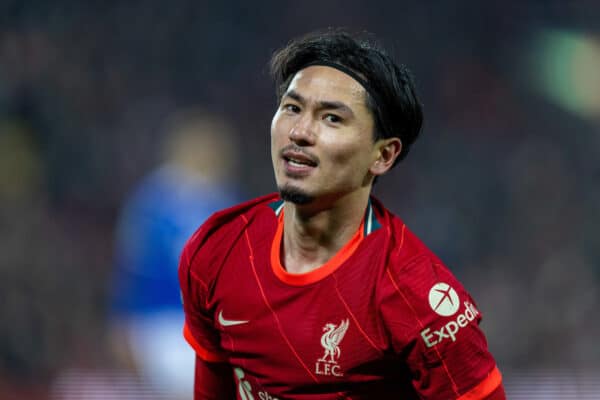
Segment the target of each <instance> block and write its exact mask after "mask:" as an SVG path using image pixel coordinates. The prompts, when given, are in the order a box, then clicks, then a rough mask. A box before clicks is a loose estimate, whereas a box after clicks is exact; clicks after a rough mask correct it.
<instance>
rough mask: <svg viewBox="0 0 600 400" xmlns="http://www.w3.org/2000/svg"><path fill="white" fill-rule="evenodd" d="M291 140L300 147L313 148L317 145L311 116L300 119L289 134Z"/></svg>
mask: <svg viewBox="0 0 600 400" xmlns="http://www.w3.org/2000/svg"><path fill="white" fill-rule="evenodd" d="M289 137H290V140H291V141H292V142H294V143H296V144H297V145H298V146H311V145H313V144H315V126H314V123H313V120H312V118H311V117H310V116H309V115H304V116H301V117H300V118H298V120H297V121H296V123H295V124H294V125H293V126H292V128H291V129H290V133H289Z"/></svg>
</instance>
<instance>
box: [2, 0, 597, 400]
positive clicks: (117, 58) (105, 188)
mask: <svg viewBox="0 0 600 400" xmlns="http://www.w3.org/2000/svg"><path fill="white" fill-rule="evenodd" d="M329 26H343V27H347V28H349V29H350V30H353V31H363V30H366V31H369V32H372V33H374V34H375V35H376V36H377V37H378V38H379V39H380V40H381V42H382V43H383V44H384V46H386V47H387V48H388V49H389V50H390V52H391V53H392V54H394V55H395V58H396V59H397V60H398V61H399V62H400V63H404V64H406V65H407V66H409V68H410V69H411V70H412V71H413V73H414V75H415V77H416V81H417V86H418V90H419V93H420V95H421V100H422V103H423V105H424V110H425V127H424V132H423V134H422V137H421V138H420V139H419V140H418V142H417V143H416V144H415V146H414V147H413V150H412V151H411V153H410V154H409V156H408V158H407V159H406V160H405V161H404V162H403V163H401V164H400V165H398V167H397V168H396V169H395V170H394V171H393V172H392V173H391V174H389V176H387V177H384V178H382V179H380V181H379V183H378V184H377V186H376V188H375V193H376V195H377V196H378V197H380V198H381V199H382V200H383V201H384V202H385V203H386V205H387V206H388V207H389V208H390V209H391V210H393V211H394V212H396V213H397V214H398V215H399V216H400V217H401V218H402V219H404V220H405V222H406V223H407V224H408V225H409V227H411V229H412V230H413V231H414V232H416V233H417V234H418V235H419V236H420V237H421V238H422V239H423V240H424V241H425V243H427V244H428V245H429V246H430V247H431V248H432V249H433V250H434V251H435V252H436V253H437V254H438V255H439V256H440V257H441V258H442V259H443V260H444V261H445V262H446V263H447V264H448V265H449V267H450V268H451V269H452V270H453V271H454V272H455V274H456V275H457V276H458V277H459V279H461V280H462V281H463V283H464V284H465V286H466V287H467V288H468V289H469V290H470V292H471V293H472V295H473V296H474V298H475V299H476V300H477V302H478V306H479V309H480V310H482V312H483V314H484V321H483V324H482V327H483V329H484V331H485V332H486V334H487V336H488V340H489V345H490V348H491V351H492V352H493V354H494V355H495V356H496V358H497V360H498V363H499V365H500V367H501V369H502V370H503V371H506V373H505V374H507V376H518V375H519V374H527V373H530V372H531V371H597V370H598V369H600V346H599V345H598V341H597V338H598V337H599V336H600V319H599V318H598V311H597V307H598V304H599V302H600V236H599V235H598V228H599V222H600V163H599V160H600V2H597V1H531V0H529V1H521V2H509V1H487V2H480V1H459V2H451V1H430V2H416V1H415V2H413V1H408V2H404V1H403V2H392V1H388V2H373V1H357V0H346V1H339V2H336V1H327V0H321V1H312V0H308V1H303V2H275V1H264V2H244V1H228V2H206V1H189V0H176V1H171V2H168V4H167V2H161V1H156V0H154V1H120V2H118V1H106V2H71V1H52V2H49V1H34V0H31V1H26V2H24V1H7V0H0V393H2V392H1V390H2V388H3V387H4V388H8V389H5V390H6V391H7V393H9V392H10V390H13V391H16V390H20V388H23V387H27V388H30V389H29V390H32V392H31V394H28V396H30V398H42V397H43V396H44V393H46V391H47V388H48V387H50V386H51V385H52V382H53V380H54V379H55V377H56V376H57V374H58V373H59V372H60V371H61V370H64V369H65V368H72V367H73V366H75V367H77V368H83V369H87V370H111V369H117V368H118V366H117V365H116V362H115V360H114V357H113V350H112V346H113V344H111V343H110V340H109V339H108V335H107V327H106V319H107V313H108V306H107V293H109V292H110V287H109V282H110V280H109V276H110V273H111V268H112V257H113V235H114V230H115V221H116V218H117V216H118V213H119V209H120V206H121V204H122V202H123V200H124V198H125V197H126V195H127V193H128V191H129V190H131V188H132V187H133V185H134V184H135V182H137V181H138V180H139V179H140V178H141V177H142V176H144V174H145V173H147V172H148V171H149V170H150V169H151V168H153V167H154V166H155V165H156V164H157V163H158V162H159V161H160V160H159V154H160V143H161V140H162V138H163V136H164V135H165V130H164V124H165V121H166V120H167V119H168V118H169V116H170V115H172V114H173V113H174V112H177V111H179V110H183V109H187V108H189V107H198V106H200V107H202V108H204V109H205V110H208V111H209V112H210V113H214V114H215V115H218V116H221V117H224V118H226V119H227V120H228V121H229V122H230V123H231V124H232V126H233V127H234V128H235V130H236V132H237V133H238V135H239V142H240V149H242V150H241V152H240V155H239V159H237V160H235V161H236V163H237V165H238V167H239V169H238V173H237V182H238V185H239V188H240V191H241V192H243V193H245V196H246V197H248V198H250V197H253V196H257V195H260V194H263V193H267V192H271V191H273V190H274V180H273V174H272V171H271V160H270V149H269V126H270V120H271V117H272V114H273V112H274V109H275V106H276V104H275V96H274V87H273V85H272V83H271V81H270V78H269V76H268V71H267V62H268V59H269V57H270V55H271V54H272V52H273V51H274V50H275V49H276V48H278V47H280V46H282V45H283V44H285V43H286V42H287V41H288V40H290V39H291V38H292V37H294V36H296V35H299V34H302V33H305V32H307V31H310V30H313V29H317V28H326V27H329ZM229 156H230V155H229V154H222V157H225V158H226V157H229ZM200 222H201V221H199V223H200ZM31 388H34V389H31ZM23 396H24V395H23ZM7 398H8V397H7ZM21 398H25V397H21Z"/></svg>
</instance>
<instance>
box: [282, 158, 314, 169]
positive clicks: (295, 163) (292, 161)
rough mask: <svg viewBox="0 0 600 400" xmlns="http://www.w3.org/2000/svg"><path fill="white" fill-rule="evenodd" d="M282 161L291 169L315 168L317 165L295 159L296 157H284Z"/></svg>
mask: <svg viewBox="0 0 600 400" xmlns="http://www.w3.org/2000/svg"><path fill="white" fill-rule="evenodd" d="M283 159H284V160H285V161H286V162H287V163H288V164H289V165H291V166H293V167H316V166H317V163H316V162H314V161H312V160H309V159H306V158H297V157H289V156H284V157H283Z"/></svg>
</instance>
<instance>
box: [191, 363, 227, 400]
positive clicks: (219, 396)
mask: <svg viewBox="0 0 600 400" xmlns="http://www.w3.org/2000/svg"><path fill="white" fill-rule="evenodd" d="M195 375H196V378H195V380H194V400H231V399H233V398H234V397H235V395H234V390H235V386H234V382H233V375H232V372H231V366H230V365H229V364H225V363H211V362H206V361H204V360H203V359H201V358H200V357H196V374H195Z"/></svg>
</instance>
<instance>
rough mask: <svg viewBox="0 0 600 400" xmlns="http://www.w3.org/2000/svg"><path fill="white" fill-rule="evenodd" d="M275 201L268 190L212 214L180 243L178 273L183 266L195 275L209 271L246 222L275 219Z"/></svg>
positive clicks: (276, 200) (216, 264)
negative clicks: (265, 192)
mask: <svg viewBox="0 0 600 400" xmlns="http://www.w3.org/2000/svg"><path fill="white" fill-rule="evenodd" d="M278 201H279V197H278V195H277V194H269V195H266V196H262V197H259V198H256V199H252V200H249V201H246V202H244V203H241V204H238V205H236V206H233V207H230V208H227V209H224V210H221V211H218V212H216V213H214V214H213V215H211V216H210V217H209V218H208V219H207V220H206V221H205V222H204V223H203V224H202V225H201V226H200V227H199V228H198V229H197V230H196V231H195V232H194V234H193V235H192V236H191V237H190V238H189V239H188V241H187V242H186V244H185V246H184V247H183V251H182V253H181V261H180V274H181V273H182V269H189V271H188V272H189V273H192V274H194V275H196V276H198V277H199V276H207V275H210V270H211V269H212V268H216V267H217V266H218V265H219V264H220V263H219V262H218V261H219V259H221V258H223V257H225V255H226V254H227V253H228V251H229V249H230V248H231V247H232V246H234V245H235V243H236V242H237V240H238V239H239V237H240V236H241V235H242V234H243V232H244V230H245V228H246V227H247V226H248V225H250V224H260V223H275V222H276V215H275V212H274V210H273V204H277V202H278Z"/></svg>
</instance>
